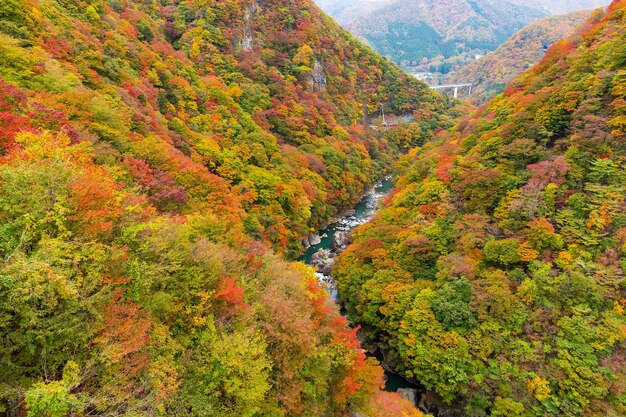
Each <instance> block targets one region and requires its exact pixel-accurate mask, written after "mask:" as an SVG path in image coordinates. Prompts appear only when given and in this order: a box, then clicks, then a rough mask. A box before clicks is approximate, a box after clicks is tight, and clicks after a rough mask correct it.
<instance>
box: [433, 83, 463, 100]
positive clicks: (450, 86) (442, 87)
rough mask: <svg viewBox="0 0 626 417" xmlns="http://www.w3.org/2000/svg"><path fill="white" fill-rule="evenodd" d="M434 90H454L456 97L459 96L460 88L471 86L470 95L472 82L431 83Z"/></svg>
mask: <svg viewBox="0 0 626 417" xmlns="http://www.w3.org/2000/svg"><path fill="white" fill-rule="evenodd" d="M430 88H432V89H433V90H449V89H453V90H454V98H459V89H461V88H469V92H468V94H467V95H468V96H471V95H472V84H445V85H431V86H430Z"/></svg>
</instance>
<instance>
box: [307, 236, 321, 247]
mask: <svg viewBox="0 0 626 417" xmlns="http://www.w3.org/2000/svg"><path fill="white" fill-rule="evenodd" d="M309 243H310V244H311V245H319V244H320V243H322V238H321V237H320V235H311V236H309Z"/></svg>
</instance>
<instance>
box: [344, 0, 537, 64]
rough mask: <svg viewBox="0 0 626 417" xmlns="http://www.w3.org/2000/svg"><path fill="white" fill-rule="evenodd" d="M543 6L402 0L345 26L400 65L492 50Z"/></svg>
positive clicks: (493, 0) (487, 0) (490, 0)
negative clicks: (536, 7)
mask: <svg viewBox="0 0 626 417" xmlns="http://www.w3.org/2000/svg"><path fill="white" fill-rule="evenodd" d="M546 14H547V13H546V12H545V11H540V10H538V9H535V8H532V7H526V6H519V5H515V4H512V3H510V2H508V1H506V0H472V1H469V0H446V1H438V0H399V1H396V2H394V3H393V4H391V5H389V6H387V7H385V8H383V9H380V10H376V11H374V12H373V13H371V14H369V15H366V16H363V17H361V18H359V19H357V20H356V21H354V22H350V23H349V24H348V25H347V27H348V28H349V29H350V31H351V32H352V33H353V34H355V35H356V36H357V37H359V38H361V39H364V40H366V41H367V42H368V43H369V44H370V45H372V46H373V47H374V48H375V49H376V50H377V51H378V52H380V53H381V54H382V55H384V56H387V57H389V58H390V59H392V60H393V61H395V62H397V63H400V64H402V65H416V64H420V63H421V62H422V60H423V59H431V58H435V57H437V56H439V55H443V56H444V57H445V58H451V57H454V56H457V55H462V54H464V53H469V52H470V51H472V50H481V51H483V52H484V51H491V50H494V49H495V48H496V47H497V46H498V45H500V44H501V43H502V42H504V41H505V40H506V39H508V38H509V37H510V36H511V35H512V34H513V33H514V32H515V31H516V30H518V29H521V28H522V27H524V26H525V25H527V24H528V23H530V22H532V21H533V20H535V19H538V18H541V17H543V16H545V15H546Z"/></svg>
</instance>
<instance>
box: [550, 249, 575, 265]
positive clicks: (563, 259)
mask: <svg viewBox="0 0 626 417" xmlns="http://www.w3.org/2000/svg"><path fill="white" fill-rule="evenodd" d="M554 263H555V264H556V265H557V266H558V267H559V268H566V267H568V266H570V265H571V264H573V263H574V257H573V256H572V254H571V253H569V252H565V251H564V252H559V255H558V256H557V258H556V259H555V260H554Z"/></svg>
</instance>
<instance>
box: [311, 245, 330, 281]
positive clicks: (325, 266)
mask: <svg viewBox="0 0 626 417" xmlns="http://www.w3.org/2000/svg"><path fill="white" fill-rule="evenodd" d="M334 263H335V254H334V253H332V252H331V251H330V250H328V249H320V250H318V251H317V252H315V253H314V254H313V256H311V264H313V265H315V266H316V267H317V270H318V271H319V272H321V273H322V274H324V275H330V271H331V270H332V268H333V264H334Z"/></svg>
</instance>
